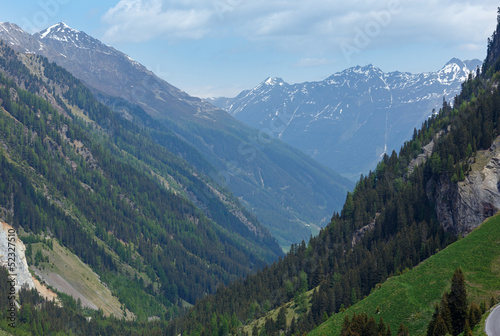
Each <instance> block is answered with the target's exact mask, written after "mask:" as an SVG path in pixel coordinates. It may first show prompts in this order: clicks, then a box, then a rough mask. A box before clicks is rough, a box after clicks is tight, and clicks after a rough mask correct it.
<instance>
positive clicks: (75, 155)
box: [0, 42, 282, 320]
mask: <svg viewBox="0 0 500 336" xmlns="http://www.w3.org/2000/svg"><path fill="white" fill-rule="evenodd" d="M0 130H1V132H0V219H1V220H2V222H3V221H5V222H7V223H8V224H10V225H12V227H13V228H14V229H15V230H16V232H17V234H18V235H19V236H21V238H22V239H24V240H25V243H26V244H28V245H30V244H31V243H37V244H38V243H41V244H39V245H46V246H49V248H50V250H52V247H53V246H56V247H58V246H59V245H62V246H63V247H65V248H67V249H68V251H67V252H66V253H65V254H66V256H68V253H71V254H74V255H75V256H76V257H75V258H74V260H75V259H76V260H78V258H79V260H80V261H79V263H77V265H79V264H82V262H83V263H85V264H87V265H89V266H90V267H91V268H92V270H93V272H95V273H96V274H97V275H98V277H100V280H99V281H98V283H99V285H100V286H101V288H102V286H103V284H101V282H103V283H105V284H106V286H107V287H109V289H110V290H111V293H112V294H113V295H114V296H115V297H117V298H118V299H119V300H120V301H119V302H120V303H119V304H118V307H117V309H118V310H122V311H123V313H125V311H126V309H128V310H129V311H130V312H132V313H133V314H134V315H135V316H136V317H137V318H138V319H139V320H146V319H147V318H148V317H151V316H164V315H165V314H167V315H168V316H175V315H177V314H178V313H179V311H181V310H182V309H183V307H185V306H186V305H190V304H194V303H195V302H196V301H197V300H198V299H200V298H201V297H203V296H204V295H206V294H208V293H214V292H215V290H216V288H217V287H218V286H219V285H220V284H228V283H229V282H231V281H234V280H236V279H237V278H240V277H242V276H245V275H247V274H250V273H253V272H255V271H257V270H258V269H261V268H262V267H264V266H265V265H267V264H268V263H270V262H273V261H275V260H276V259H278V258H279V257H280V256H281V255H282V250H281V248H280V247H279V245H278V244H277V242H276V240H275V239H274V238H273V237H272V236H271V235H270V233H269V231H268V230H267V229H265V228H264V227H263V226H262V225H261V224H260V223H259V221H258V220H257V219H256V218H255V217H254V216H253V215H251V214H250V213H249V212H248V211H247V210H246V209H245V208H244V207H243V206H242V205H241V204H240V202H239V201H238V200H237V199H236V198H235V197H234V195H233V194H232V193H230V192H229V191H227V190H225V189H223V188H221V187H219V186H218V184H216V183H215V182H214V181H213V180H211V179H210V178H209V177H208V176H206V175H204V174H202V173H201V172H200V171H198V170H197V169H196V168H195V167H193V166H192V165H190V164H189V163H188V162H186V161H185V160H183V159H182V158H179V157H177V156H175V155H174V154H172V153H171V152H169V151H168V150H166V149H165V148H164V147H163V146H161V145H159V144H158V143H156V141H155V140H154V139H153V138H152V137H151V134H150V133H149V132H148V131H147V130H145V129H141V128H140V127H139V126H137V125H135V124H133V123H132V122H130V121H128V120H127V119H125V118H122V117H121V116H119V115H117V114H116V113H114V112H113V111H112V110H111V109H109V108H108V107H107V106H105V105H104V104H102V103H100V102H99V101H98V100H97V99H96V98H95V97H94V96H93V94H92V93H91V92H90V90H89V89H88V88H87V87H86V86H85V85H84V84H83V83H82V82H81V81H79V80H78V79H76V78H75V77H73V76H72V75H71V74H70V73H69V72H68V71H66V70H65V69H63V68H61V67H59V66H57V65H55V64H54V63H51V62H49V61H48V60H47V59H46V58H44V57H42V56H38V55H33V54H22V53H17V52H15V51H14V50H13V49H11V48H10V47H9V46H7V45H6V44H4V43H3V42H0ZM191 199H206V200H207V202H205V203H204V204H203V208H201V207H200V206H198V204H197V203H195V202H194V201H192V200H191ZM198 203H200V202H198ZM53 241H56V242H53ZM28 249H29V250H30V251H31V250H32V248H31V245H30V246H29V247H27V248H26V251H28ZM33 249H34V248H33ZM59 250H60V249H59ZM37 251H38V252H40V250H37ZM18 252H19V253H21V251H18ZM40 253H42V252H40ZM30 254H34V253H27V256H26V259H27V260H29V261H30V266H32V267H35V268H34V269H33V268H32V271H33V272H34V273H35V274H37V275H38V276H40V277H41V279H42V280H44V281H45V282H46V283H47V284H49V285H50V286H52V288H55V289H57V290H59V291H62V292H64V293H66V294H69V295H74V293H75V291H76V292H77V291H78V289H77V288H78V287H79V286H76V285H75V286H72V285H68V284H69V282H70V281H69V280H67V281H66V279H64V278H62V275H61V274H60V273H58V272H57V268H59V269H62V268H64V267H68V265H65V266H64V265H60V264H58V265H56V266H55V265H53V264H52V263H53V262H54V259H52V260H50V261H49V259H48V255H49V254H48V253H47V254H45V255H44V254H38V253H37V254H36V255H35V256H33V255H30ZM50 255H52V256H54V253H52V254H50ZM58 255H59V256H61V255H62V253H59V254H58ZM16 258H21V255H18V256H17V257H16ZM68 260H69V259H68ZM39 263H40V265H39ZM63 266H64V267H63ZM70 266H72V265H70ZM78 269H80V270H82V269H83V268H82V267H79V268H78ZM83 272H84V271H82V274H87V273H88V275H86V279H87V280H88V279H89V277H92V275H91V274H90V273H92V272H85V273H83ZM84 281H85V280H84V279H81V283H80V284H79V285H80V286H81V287H82V288H83V287H84V286H83V285H82V283H84ZM75 287H76V288H75ZM101 288H100V287H95V290H101ZM80 289H81V288H80ZM84 289H85V288H84ZM86 291H87V292H89V290H88V289H86ZM103 295H104V294H103ZM102 297H104V298H106V296H102ZM116 301H118V300H116ZM84 304H86V303H85V302H84ZM89 305H90V304H89ZM89 305H87V306H89ZM90 306H91V307H92V305H90ZM120 306H121V308H120ZM94 307H95V306H94ZM101 308H102V307H101Z"/></svg>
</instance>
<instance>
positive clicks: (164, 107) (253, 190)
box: [0, 23, 353, 248]
mask: <svg viewBox="0 0 500 336" xmlns="http://www.w3.org/2000/svg"><path fill="white" fill-rule="evenodd" d="M2 27H3V28H0V39H4V40H5V41H6V43H8V44H9V45H10V46H11V47H14V48H18V49H19V50H20V51H21V52H25V53H26V52H28V53H40V54H42V55H43V56H45V57H47V58H48V59H49V60H50V61H52V62H55V63H57V64H58V65H60V66H62V67H65V68H66V69H68V70H69V71H70V72H71V73H73V74H74V75H75V77H77V78H79V79H80V80H82V81H83V82H84V83H85V84H86V85H87V86H88V87H90V88H91V90H92V91H93V92H94V94H95V95H96V96H98V97H99V99H101V101H102V102H104V103H106V104H107V105H108V106H109V107H110V108H111V109H113V110H114V111H115V112H116V113H118V114H120V115H122V116H123V117H124V118H128V119H129V120H132V121H133V122H134V123H138V124H140V125H142V126H141V127H146V128H147V129H148V130H151V132H153V133H152V134H153V136H154V137H155V138H156V140H157V141H158V143H159V144H161V145H162V146H164V147H165V148H166V149H168V150H169V151H171V152H172V153H174V154H176V155H179V156H181V157H185V158H186V160H188V161H189V162H190V163H191V164H192V165H193V166H194V167H196V168H197V169H198V170H200V171H202V172H203V173H204V174H205V175H207V176H209V177H210V178H211V179H212V180H214V181H216V182H217V183H219V184H220V185H221V186H223V187H227V188H229V189H230V190H231V191H232V193H233V194H234V195H235V196H236V197H238V198H239V200H240V202H241V203H242V204H243V205H244V206H245V207H246V208H247V209H248V210H249V211H250V212H252V213H255V215H256V216H257V217H258V218H259V220H260V222H262V223H263V224H264V226H265V227H266V228H268V229H269V230H270V231H271V233H272V234H273V235H274V236H275V237H276V238H277V239H278V240H279V242H280V245H281V246H283V247H284V248H288V247H289V246H290V244H292V243H294V242H299V241H301V240H307V239H308V238H309V237H310V235H311V234H316V233H317V232H318V231H319V228H320V227H321V226H322V225H324V224H326V222H327V221H328V219H329V218H330V215H331V214H330V213H329V212H330V211H329V210H327V209H339V208H340V206H341V204H342V202H343V201H344V199H345V195H346V193H347V191H348V190H350V189H351V188H352V187H353V183H352V182H351V181H348V180H347V179H345V178H343V177H341V176H340V175H338V174H337V173H335V172H333V171H331V170H330V169H328V168H326V167H323V166H321V165H319V164H317V163H316V162H315V161H314V160H311V159H310V158H309V157H308V156H306V155H305V154H303V153H301V152H300V151H298V150H296V149H295V148H292V147H291V146H288V145H286V144H285V143H283V142H281V141H276V140H274V139H269V138H268V137H267V135H266V134H263V133H262V132H259V131H258V130H256V129H252V128H249V127H248V126H246V125H244V124H243V123H241V122H239V121H237V120H236V119H234V118H233V117H231V116H230V115H229V114H228V113H227V112H226V111H223V110H221V109H219V108H216V107H214V106H213V105H211V104H209V103H207V102H205V101H203V100H201V99H199V98H196V97H191V96H189V95H188V94H187V93H185V92H184V91H182V90H180V89H178V88H175V87H174V86H172V85H171V84H169V83H167V82H165V81H164V80H163V79H161V78H159V77H158V76H156V75H155V74H154V73H153V72H151V71H149V70H147V69H146V68H145V67H144V66H142V65H140V64H139V63H138V62H136V61H134V60H132V59H131V58H130V57H128V56H127V55H125V54H123V53H121V52H120V51H117V50H116V49H114V48H112V47H108V46H105V45H104V44H102V42H99V41H98V40H96V39H94V38H92V37H90V36H89V35H87V34H85V33H84V32H81V31H77V30H70V29H69V28H68V27H67V25H65V24H63V23H59V24H56V25H54V26H51V27H49V28H48V29H46V30H44V31H42V32H40V33H38V34H34V35H30V34H28V33H25V32H22V31H20V30H19V29H14V28H12V27H10V26H9V27H10V28H9V27H7V25H5V24H4V25H3V26H2ZM41 36H43V39H41V38H40V37H41ZM75 43H76V44H77V46H76V47H75ZM41 46H42V47H41ZM152 129H154V131H153V130H152ZM313 191H315V192H313ZM306 195H313V197H307V196H306ZM198 201H201V202H206V201H207V200H200V199H198Z"/></svg>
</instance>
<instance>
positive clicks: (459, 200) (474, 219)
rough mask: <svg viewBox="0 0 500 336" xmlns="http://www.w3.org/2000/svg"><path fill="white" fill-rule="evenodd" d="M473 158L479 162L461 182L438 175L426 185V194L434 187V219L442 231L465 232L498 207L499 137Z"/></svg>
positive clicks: (495, 211)
mask: <svg viewBox="0 0 500 336" xmlns="http://www.w3.org/2000/svg"><path fill="white" fill-rule="evenodd" d="M476 157H477V159H478V161H479V162H483V165H480V164H475V165H474V169H473V170H472V171H471V172H470V173H469V174H468V175H467V176H466V178H465V181H462V182H458V183H457V184H454V183H451V181H449V180H448V179H444V178H442V179H441V180H440V181H438V182H437V184H435V185H432V183H430V184H429V185H428V193H429V194H430V193H431V190H432V189H433V190H435V193H434V197H435V199H436V212H437V216H438V220H439V222H440V223H441V225H442V226H443V227H444V229H445V230H446V231H451V232H454V233H456V234H461V235H467V234H468V233H470V232H471V231H472V230H473V229H474V228H476V227H477V226H478V225H479V224H481V223H482V222H483V221H484V220H485V219H487V218H488V217H490V216H492V215H494V214H496V213H497V212H498V211H499V210H500V191H499V187H500V183H499V179H500V137H499V138H497V139H496V140H495V142H494V143H493V144H492V146H491V147H490V149H489V150H485V151H479V152H478V153H477V154H476ZM434 183H436V182H434ZM434 187H435V188H434Z"/></svg>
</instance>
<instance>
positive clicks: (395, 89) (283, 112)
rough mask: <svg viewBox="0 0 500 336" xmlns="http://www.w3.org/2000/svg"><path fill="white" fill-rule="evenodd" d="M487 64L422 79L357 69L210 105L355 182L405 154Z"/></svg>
mask: <svg viewBox="0 0 500 336" xmlns="http://www.w3.org/2000/svg"><path fill="white" fill-rule="evenodd" d="M480 64H481V62H480V61H479V60H473V61H465V62H462V61H460V60H458V59H452V60H451V61H449V62H448V63H447V64H446V65H445V66H444V67H443V68H442V69H441V70H439V71H437V72H430V73H422V74H410V73H403V72H390V73H385V72H383V71H382V70H380V69H379V68H377V67H375V66H373V65H368V66H364V67H361V66H357V67H353V68H349V69H346V70H344V71H342V72H340V73H336V74H334V75H332V76H330V77H328V78H327V79H325V80H323V81H318V82H306V83H297V84H288V83H286V82H284V81H283V80H282V79H281V78H268V79H267V80H265V81H264V82H262V83H261V84H259V85H258V86H257V87H255V88H253V89H252V90H248V91H243V92H242V93H240V94H239V95H238V96H237V97H235V98H231V99H228V98H217V99H211V100H209V101H210V102H212V103H213V104H214V105H216V106H219V107H221V108H223V109H226V110H227V111H228V112H229V113H230V114H231V115H233V116H234V117H235V118H236V119H238V120H240V121H243V122H244V123H246V124H247V125H249V126H252V127H255V128H258V129H260V130H262V131H264V132H266V133H268V134H270V136H273V137H275V138H279V139H282V140H284V141H285V142H287V143H288V144H290V145H292V146H294V147H296V148H298V149H300V150H302V151H303V152H305V153H307V154H309V155H311V156H312V157H313V158H315V159H316V160H318V161H319V162H320V163H322V164H324V165H326V166H327V167H330V168H332V169H333V170H335V171H337V172H339V173H341V174H343V175H344V176H348V177H350V178H353V179H354V180H356V179H357V178H358V177H359V175H360V174H361V173H364V174H366V173H367V172H368V170H370V169H374V168H375V166H376V164H377V162H379V161H380V159H381V157H382V156H383V155H384V154H385V153H390V152H392V150H399V148H400V147H401V145H402V144H403V143H404V141H406V140H408V139H410V138H411V136H412V133H413V130H414V128H417V129H418V128H419V127H420V126H421V124H422V122H423V121H424V120H426V119H427V118H428V117H429V116H430V115H431V113H432V111H433V109H436V110H438V109H439V107H440V106H441V104H442V101H443V98H446V99H450V98H453V97H454V96H455V95H457V94H458V93H459V92H460V90H461V84H462V83H463V82H464V81H465V80H466V79H467V78H468V76H469V74H471V73H472V74H475V72H476V69H477V67H478V66H480Z"/></svg>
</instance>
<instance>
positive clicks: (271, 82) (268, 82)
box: [263, 77, 285, 86]
mask: <svg viewBox="0 0 500 336" xmlns="http://www.w3.org/2000/svg"><path fill="white" fill-rule="evenodd" d="M263 83H264V84H266V85H272V86H274V85H283V84H285V82H284V81H283V79H281V78H279V77H268V78H267V79H266V80H265V81H264V82H263Z"/></svg>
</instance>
